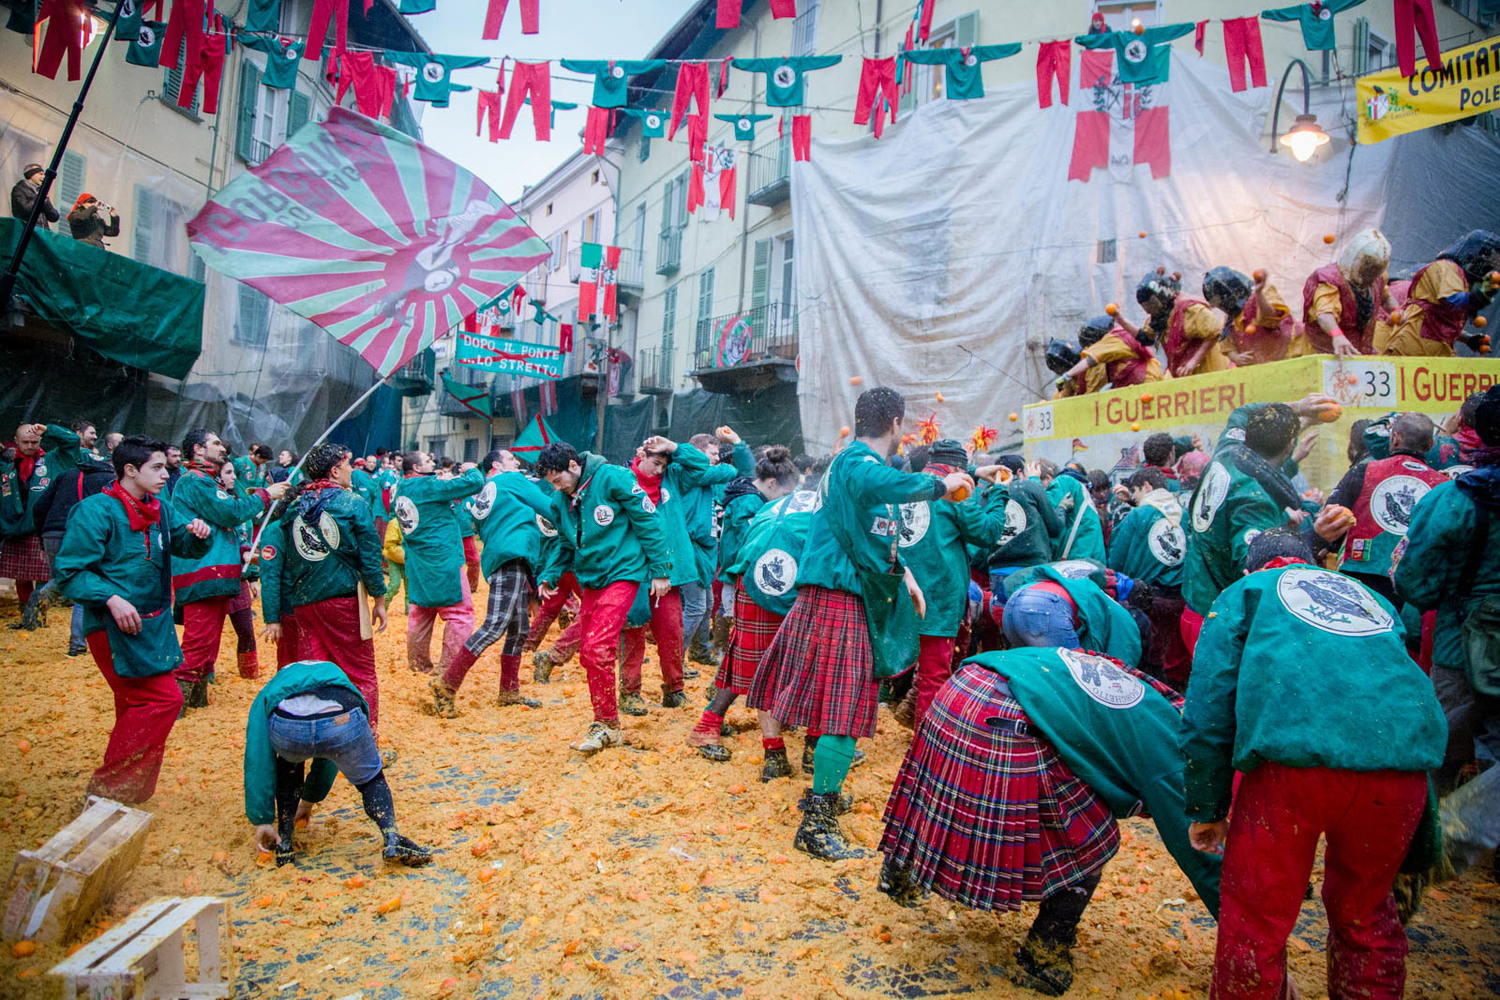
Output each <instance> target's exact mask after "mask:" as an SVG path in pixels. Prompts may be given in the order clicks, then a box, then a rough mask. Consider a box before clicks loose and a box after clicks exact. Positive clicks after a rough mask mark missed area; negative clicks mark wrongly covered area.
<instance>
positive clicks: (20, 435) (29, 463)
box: [0, 424, 53, 607]
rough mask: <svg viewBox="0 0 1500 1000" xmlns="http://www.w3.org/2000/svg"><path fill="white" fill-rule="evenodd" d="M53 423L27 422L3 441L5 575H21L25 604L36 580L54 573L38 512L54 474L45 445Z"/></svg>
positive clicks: (0, 532)
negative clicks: (43, 441)
mask: <svg viewBox="0 0 1500 1000" xmlns="http://www.w3.org/2000/svg"><path fill="white" fill-rule="evenodd" d="M47 426H48V425H46V424H22V425H21V426H20V427H18V428H16V436H15V440H13V441H8V442H6V443H5V444H4V445H0V577H5V578H7V579H11V580H14V581H16V600H17V601H19V602H20V604H21V606H22V607H25V606H26V603H27V601H29V600H30V599H31V595H32V592H33V591H34V590H35V589H36V585H37V584H39V583H46V582H47V580H48V579H50V578H51V571H50V569H49V567H48V566H47V553H46V551H45V550H44V549H43V548H42V539H41V536H40V535H38V534H37V528H36V518H35V515H34V507H35V505H36V503H37V501H38V500H40V499H41V497H42V494H43V493H45V492H47V487H48V486H50V485H51V484H52V478H53V474H52V469H51V465H50V456H48V454H47V452H46V451H45V449H43V448H42V435H43V434H44V433H46V431H47Z"/></svg>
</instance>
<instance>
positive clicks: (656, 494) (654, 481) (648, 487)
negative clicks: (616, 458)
mask: <svg viewBox="0 0 1500 1000" xmlns="http://www.w3.org/2000/svg"><path fill="white" fill-rule="evenodd" d="M630 471H631V472H634V473H635V481H636V482H637V483H639V484H640V486H641V489H643V490H645V491H646V495H647V496H648V497H650V498H651V502H652V503H661V479H662V477H661V476H648V475H646V474H645V473H644V472H642V471H641V460H640V458H639V457H637V458H632V459H631V460H630Z"/></svg>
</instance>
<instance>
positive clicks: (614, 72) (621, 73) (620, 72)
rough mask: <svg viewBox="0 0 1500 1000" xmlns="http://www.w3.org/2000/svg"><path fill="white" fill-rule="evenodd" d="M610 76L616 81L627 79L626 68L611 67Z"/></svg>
mask: <svg viewBox="0 0 1500 1000" xmlns="http://www.w3.org/2000/svg"><path fill="white" fill-rule="evenodd" d="M609 75H610V76H612V77H614V78H615V79H616V80H623V79H624V78H625V68H624V67H623V66H611V67H610V68H609Z"/></svg>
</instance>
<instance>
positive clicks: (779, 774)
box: [760, 747, 792, 782]
mask: <svg viewBox="0 0 1500 1000" xmlns="http://www.w3.org/2000/svg"><path fill="white" fill-rule="evenodd" d="M791 776H792V764H791V762H790V761H788V760H787V759H786V748H785V747H777V748H776V749H775V750H767V751H766V762H765V763H764V764H762V765H761V768H760V780H761V781H763V782H765V781H772V780H774V779H776V778H790V777H791Z"/></svg>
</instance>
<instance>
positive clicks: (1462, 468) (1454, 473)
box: [1443, 465, 1474, 479]
mask: <svg viewBox="0 0 1500 1000" xmlns="http://www.w3.org/2000/svg"><path fill="white" fill-rule="evenodd" d="M1473 471H1474V466H1472V465H1450V466H1448V467H1447V468H1446V469H1444V470H1443V475H1445V476H1447V477H1448V478H1449V479H1457V478H1458V477H1459V476H1461V475H1463V474H1464V473H1465V472H1473Z"/></svg>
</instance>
